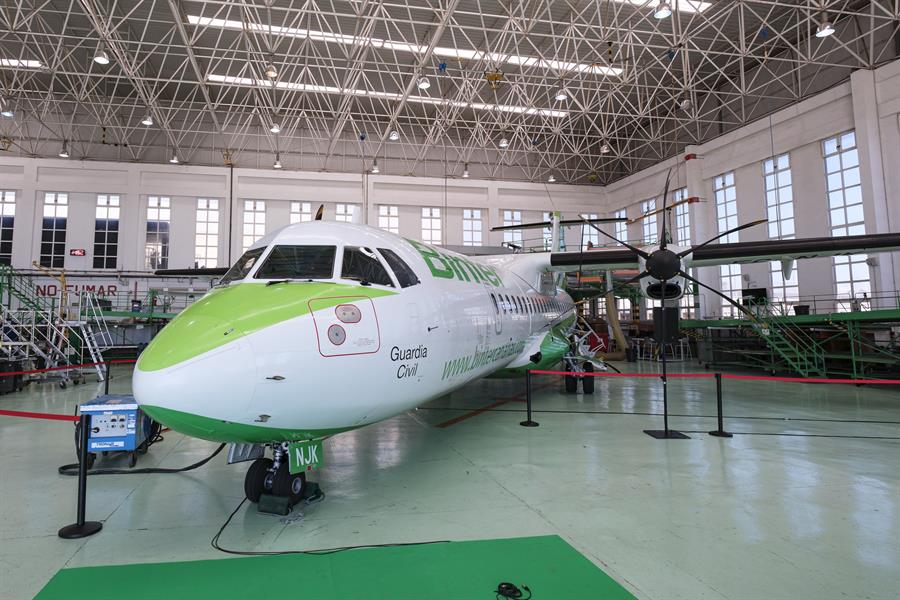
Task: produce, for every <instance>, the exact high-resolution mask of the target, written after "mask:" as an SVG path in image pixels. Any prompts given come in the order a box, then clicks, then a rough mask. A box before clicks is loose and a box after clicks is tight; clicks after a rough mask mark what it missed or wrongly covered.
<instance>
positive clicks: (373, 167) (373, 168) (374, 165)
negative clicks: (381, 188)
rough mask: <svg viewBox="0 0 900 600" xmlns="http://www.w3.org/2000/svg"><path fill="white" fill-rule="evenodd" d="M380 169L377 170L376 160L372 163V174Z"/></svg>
mask: <svg viewBox="0 0 900 600" xmlns="http://www.w3.org/2000/svg"><path fill="white" fill-rule="evenodd" d="M379 171H380V169H379V168H378V159H377V158H376V159H375V160H373V161H372V174H375V173H378V172H379Z"/></svg>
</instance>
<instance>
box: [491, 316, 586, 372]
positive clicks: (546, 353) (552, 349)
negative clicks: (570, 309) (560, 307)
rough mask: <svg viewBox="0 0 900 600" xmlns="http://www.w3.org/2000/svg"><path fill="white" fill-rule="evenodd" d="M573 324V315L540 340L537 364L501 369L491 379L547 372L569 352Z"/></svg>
mask: <svg viewBox="0 0 900 600" xmlns="http://www.w3.org/2000/svg"><path fill="white" fill-rule="evenodd" d="M574 323H575V315H574V314H572V315H570V316H568V317H566V318H565V319H563V320H562V321H560V322H559V323H557V324H556V325H554V326H553V327H551V328H550V331H548V332H547V335H545V336H544V339H543V340H541V360H540V362H538V363H529V364H527V365H524V366H521V367H515V368H510V369H501V370H499V371H497V372H495V373H493V374H491V377H520V376H522V375H525V371H531V370H533V369H539V370H548V369H551V368H552V367H555V366H556V365H557V364H558V363H559V361H561V360H562V359H563V357H564V356H565V355H566V353H567V352H568V351H569V332H571V331H572V326H573V325H574Z"/></svg>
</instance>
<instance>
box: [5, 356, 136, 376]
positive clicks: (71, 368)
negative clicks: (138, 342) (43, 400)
mask: <svg viewBox="0 0 900 600" xmlns="http://www.w3.org/2000/svg"><path fill="white" fill-rule="evenodd" d="M136 362H137V359H136V358H120V359H116V360H107V361H104V362H93V363H82V364H80V365H63V366H62V367H48V368H46V369H33V370H31V371H6V372H3V373H0V377H12V376H13V375H36V374H38V373H51V372H55V371H74V370H75V369H86V368H88V367H101V366H103V365H125V364H132V363H136Z"/></svg>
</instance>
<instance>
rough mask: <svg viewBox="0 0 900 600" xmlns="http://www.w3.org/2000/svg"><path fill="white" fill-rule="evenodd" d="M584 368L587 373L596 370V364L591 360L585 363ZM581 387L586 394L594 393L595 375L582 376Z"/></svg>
mask: <svg viewBox="0 0 900 600" xmlns="http://www.w3.org/2000/svg"><path fill="white" fill-rule="evenodd" d="M584 370H585V372H586V373H593V372H594V365H592V364H591V363H589V362H586V363H584ZM581 389H583V390H584V393H585V394H593V393H594V378H593V377H582V378H581Z"/></svg>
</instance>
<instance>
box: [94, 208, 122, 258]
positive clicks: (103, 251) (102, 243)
mask: <svg viewBox="0 0 900 600" xmlns="http://www.w3.org/2000/svg"><path fill="white" fill-rule="evenodd" d="M118 256H119V196H118V195H117V194H97V209H96V214H95V220H94V268H95V269H115V268H116V259H117V258H118Z"/></svg>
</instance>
